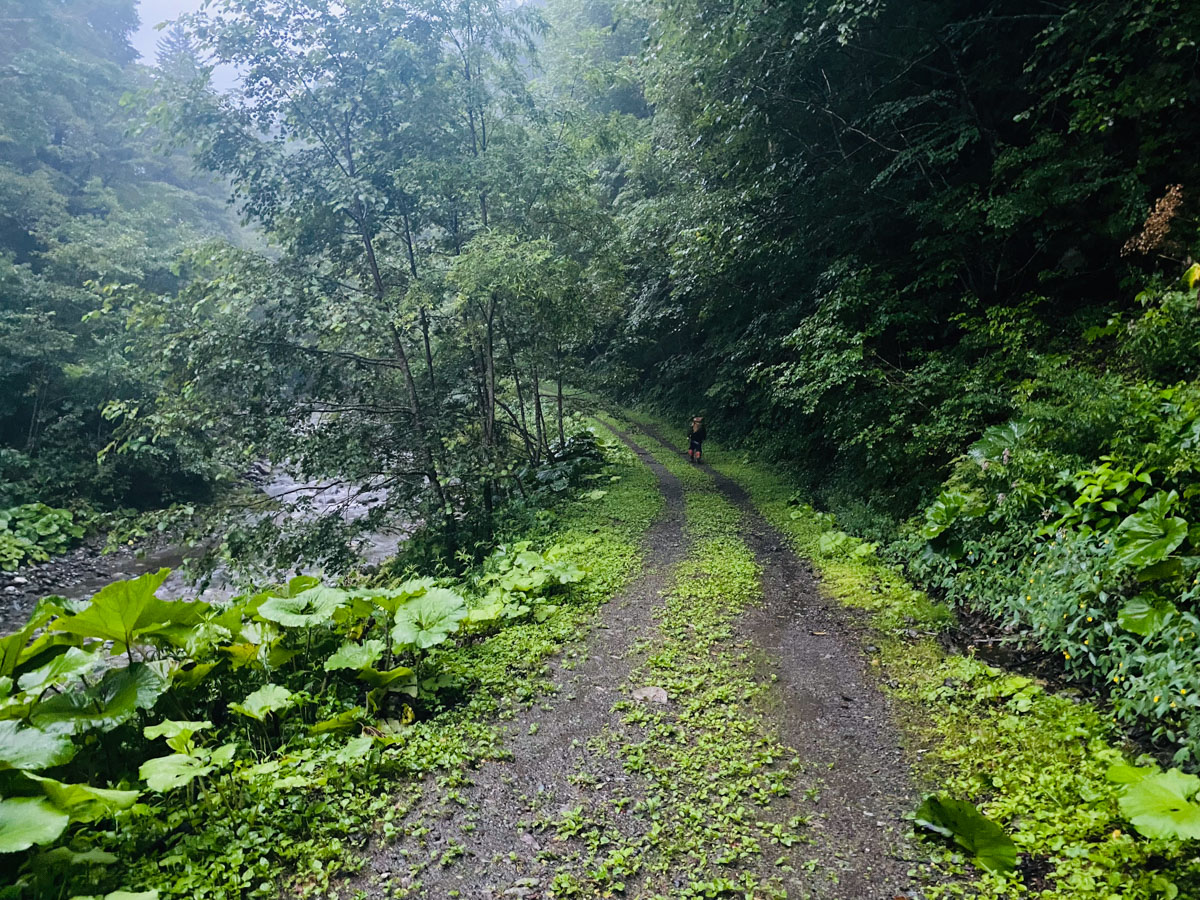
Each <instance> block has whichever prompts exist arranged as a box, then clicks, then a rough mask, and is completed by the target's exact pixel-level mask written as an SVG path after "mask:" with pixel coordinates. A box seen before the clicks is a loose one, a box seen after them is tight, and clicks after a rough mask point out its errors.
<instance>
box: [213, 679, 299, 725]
mask: <svg viewBox="0 0 1200 900" xmlns="http://www.w3.org/2000/svg"><path fill="white" fill-rule="evenodd" d="M295 702H296V701H295V699H294V695H293V694H292V692H291V691H289V690H288V689H287V688H285V687H282V686H281V685H278V684H267V685H264V686H263V687H260V688H259V689H258V690H257V691H255V692H254V693H253V694H251V695H250V696H249V697H247V698H246V699H245V700H243V701H242V702H241V703H230V704H229V709H230V710H231V711H232V712H236V713H241V714H242V715H243V716H248V717H249V718H251V719H257V720H258V721H260V722H262V721H263V720H264V719H266V717H267V716H268V715H270V714H271V713H276V712H282V711H283V710H285V709H288V708H289V707H291V706H293V705H294V704H295Z"/></svg>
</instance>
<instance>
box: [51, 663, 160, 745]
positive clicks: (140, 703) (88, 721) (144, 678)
mask: <svg viewBox="0 0 1200 900" xmlns="http://www.w3.org/2000/svg"><path fill="white" fill-rule="evenodd" d="M166 689H167V681H166V679H165V678H163V677H162V676H161V675H159V674H158V672H156V671H155V670H154V669H153V668H152V667H150V666H149V665H147V664H145V663H134V664H132V665H129V666H125V667H124V668H121V669H109V670H108V671H107V672H105V673H104V677H103V678H101V679H100V681H99V682H97V683H96V684H94V685H91V686H90V687H88V688H86V689H84V690H72V691H68V692H66V693H63V694H56V695H54V696H53V697H47V698H46V699H44V700H42V701H41V702H39V703H38V704H37V705H36V706H34V708H33V713H32V715H31V716H30V719H31V721H32V722H33V724H34V725H37V726H38V727H40V728H52V729H53V730H55V731H69V732H72V733H75V734H80V733H82V732H84V731H88V730H91V729H93V728H94V729H98V730H100V731H112V729H114V728H116V727H117V726H118V725H120V724H121V723H123V722H126V721H128V720H129V719H130V718H132V717H133V715H134V713H136V712H137V710H139V709H150V708H151V707H153V706H154V704H155V702H156V701H157V700H158V698H159V697H160V696H161V695H162V693H163V692H164V691H165V690H166Z"/></svg>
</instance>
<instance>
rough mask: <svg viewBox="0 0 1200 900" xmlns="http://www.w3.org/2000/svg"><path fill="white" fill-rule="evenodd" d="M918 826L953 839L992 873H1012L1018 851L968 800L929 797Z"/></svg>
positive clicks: (998, 828) (922, 808) (919, 813)
mask: <svg viewBox="0 0 1200 900" xmlns="http://www.w3.org/2000/svg"><path fill="white" fill-rule="evenodd" d="M916 823H917V825H919V826H921V827H922V828H926V829H928V830H930V831H933V832H936V833H937V834H940V835H942V836H943V837H947V838H950V839H951V840H953V841H954V842H955V843H957V844H958V845H959V846H960V847H962V848H963V849H964V850H966V851H967V852H968V853H970V854H971V855H972V856H973V857H974V859H975V862H977V863H978V864H979V865H980V866H982V867H983V868H985V869H987V870H988V871H990V872H1011V871H1013V869H1015V868H1016V865H1017V848H1016V845H1015V844H1014V843H1013V842H1012V839H1011V838H1010V837H1009V836H1008V835H1007V834H1005V833H1004V829H1002V828H1001V827H1000V826H999V825H997V824H996V823H995V822H993V821H992V820H991V819H988V818H986V817H984V816H983V814H982V813H980V812H979V810H978V809H976V808H975V806H974V805H973V804H971V803H968V802H966V801H965V800H955V799H953V798H952V797H938V796H932V795H931V796H929V797H926V798H925V802H924V803H922V804H921V808H920V809H918V810H917V816H916Z"/></svg>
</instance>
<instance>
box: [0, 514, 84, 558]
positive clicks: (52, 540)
mask: <svg viewBox="0 0 1200 900" xmlns="http://www.w3.org/2000/svg"><path fill="white" fill-rule="evenodd" d="M83 534H84V527H83V525H81V524H79V523H77V522H76V521H75V516H74V514H73V513H72V512H71V511H70V510H69V509H59V508H56V507H53V506H47V505H46V504H45V503H26V504H24V505H22V506H13V507H10V508H8V509H0V569H3V570H5V571H9V572H11V571H12V570H13V569H16V568H17V567H18V566H20V565H22V564H24V563H28V562H44V561H46V560H48V559H49V558H50V557H51V556H53V555H54V554H56V553H62V552H63V551H65V550H66V549H68V548H69V547H70V546H71V544H72V543H73V542H75V541H76V540H78V539H79V538H81V537H83Z"/></svg>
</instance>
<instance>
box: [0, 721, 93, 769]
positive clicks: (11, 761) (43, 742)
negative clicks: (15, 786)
mask: <svg viewBox="0 0 1200 900" xmlns="http://www.w3.org/2000/svg"><path fill="white" fill-rule="evenodd" d="M74 755H75V744H74V743H72V741H71V739H70V738H69V737H67V736H66V735H64V734H47V733H46V732H44V731H40V730H39V729H37V728H22V727H21V726H20V725H19V724H18V723H17V722H14V721H12V720H10V719H9V720H4V721H0V769H49V768H52V767H54V766H61V765H62V764H63V763H67V762H70V761H71V757H73V756H74Z"/></svg>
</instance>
